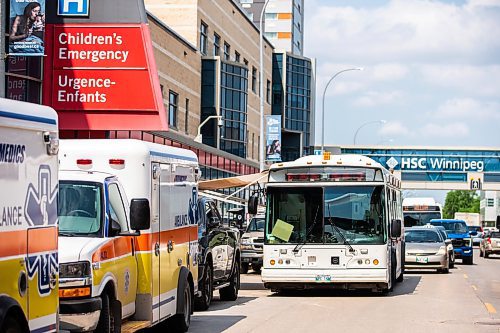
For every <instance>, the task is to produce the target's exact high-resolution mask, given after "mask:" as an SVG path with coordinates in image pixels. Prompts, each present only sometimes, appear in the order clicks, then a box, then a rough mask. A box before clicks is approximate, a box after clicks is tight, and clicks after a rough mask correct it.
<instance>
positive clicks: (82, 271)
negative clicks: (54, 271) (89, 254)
mask: <svg viewBox="0 0 500 333" xmlns="http://www.w3.org/2000/svg"><path fill="white" fill-rule="evenodd" d="M87 276H90V262H88V261H79V262H72V263H67V264H59V277H60V278H83V277H87Z"/></svg>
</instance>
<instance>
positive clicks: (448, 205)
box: [443, 191, 479, 219]
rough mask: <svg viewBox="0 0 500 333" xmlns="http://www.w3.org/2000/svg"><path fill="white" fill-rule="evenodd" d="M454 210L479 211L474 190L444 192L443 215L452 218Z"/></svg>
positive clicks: (463, 211) (477, 197)
mask: <svg viewBox="0 0 500 333" xmlns="http://www.w3.org/2000/svg"><path fill="white" fill-rule="evenodd" d="M456 212H462V213H479V196H478V195H477V193H476V192H475V191H450V192H448V193H447V194H446V200H445V202H444V207H443V217H444V218H445V219H452V218H454V217H455V213H456Z"/></svg>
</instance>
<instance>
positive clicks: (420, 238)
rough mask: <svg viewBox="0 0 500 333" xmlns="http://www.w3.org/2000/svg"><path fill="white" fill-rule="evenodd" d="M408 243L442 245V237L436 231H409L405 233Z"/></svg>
mask: <svg viewBox="0 0 500 333" xmlns="http://www.w3.org/2000/svg"><path fill="white" fill-rule="evenodd" d="M405 241H406V242H407V243H440V242H442V240H441V237H439V235H438V233H437V232H436V231H434V230H407V231H406V232H405Z"/></svg>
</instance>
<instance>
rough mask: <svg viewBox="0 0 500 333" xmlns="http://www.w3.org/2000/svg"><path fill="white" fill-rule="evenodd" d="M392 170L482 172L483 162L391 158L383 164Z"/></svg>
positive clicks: (462, 159) (435, 158)
mask: <svg viewBox="0 0 500 333" xmlns="http://www.w3.org/2000/svg"><path fill="white" fill-rule="evenodd" d="M385 164H386V166H387V167H388V168H390V169H394V170H413V171H427V170H430V171H461V172H469V171H474V172H483V171H484V161H482V160H477V159H464V158H438V157H400V158H399V161H398V160H397V159H396V158H394V157H391V158H389V159H388V160H387V162H386V163H385Z"/></svg>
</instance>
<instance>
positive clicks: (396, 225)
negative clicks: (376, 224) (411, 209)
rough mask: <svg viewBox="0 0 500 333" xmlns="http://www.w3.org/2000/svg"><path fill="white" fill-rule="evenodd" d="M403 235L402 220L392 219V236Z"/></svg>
mask: <svg viewBox="0 0 500 333" xmlns="http://www.w3.org/2000/svg"><path fill="white" fill-rule="evenodd" d="M398 237H401V220H392V223H391V238H398Z"/></svg>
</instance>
